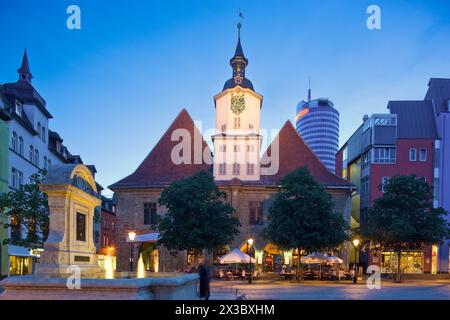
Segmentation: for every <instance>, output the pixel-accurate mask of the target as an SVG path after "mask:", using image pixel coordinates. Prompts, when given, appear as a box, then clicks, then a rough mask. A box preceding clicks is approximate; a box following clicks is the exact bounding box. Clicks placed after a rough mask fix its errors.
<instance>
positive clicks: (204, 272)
mask: <svg viewBox="0 0 450 320" xmlns="http://www.w3.org/2000/svg"><path fill="white" fill-rule="evenodd" d="M199 262H200V265H199V268H198V275H199V277H200V288H199V295H200V299H205V300H209V296H210V290H209V282H210V281H211V276H210V273H209V268H208V263H207V261H206V259H205V258H204V257H201V258H200V261H199Z"/></svg>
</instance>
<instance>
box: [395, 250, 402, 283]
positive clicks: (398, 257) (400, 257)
mask: <svg viewBox="0 0 450 320" xmlns="http://www.w3.org/2000/svg"><path fill="white" fill-rule="evenodd" d="M401 260H402V251H401V250H400V251H398V252H397V275H396V276H397V277H396V282H402V276H401V274H402V268H401V265H400V264H401Z"/></svg>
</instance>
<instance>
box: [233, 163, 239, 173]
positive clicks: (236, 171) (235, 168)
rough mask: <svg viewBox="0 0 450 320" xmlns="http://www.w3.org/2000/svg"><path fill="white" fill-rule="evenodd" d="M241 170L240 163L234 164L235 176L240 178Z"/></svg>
mask: <svg viewBox="0 0 450 320" xmlns="http://www.w3.org/2000/svg"><path fill="white" fill-rule="evenodd" d="M240 169H241V167H240V165H239V163H234V164H233V175H234V176H238V175H239V174H240V171H241V170H240Z"/></svg>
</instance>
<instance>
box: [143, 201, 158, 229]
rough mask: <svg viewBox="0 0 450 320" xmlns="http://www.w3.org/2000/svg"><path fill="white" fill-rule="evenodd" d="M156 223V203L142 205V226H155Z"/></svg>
mask: <svg viewBox="0 0 450 320" xmlns="http://www.w3.org/2000/svg"><path fill="white" fill-rule="evenodd" d="M157 223H158V216H157V214H156V202H149V203H144V224H145V225H156V224H157Z"/></svg>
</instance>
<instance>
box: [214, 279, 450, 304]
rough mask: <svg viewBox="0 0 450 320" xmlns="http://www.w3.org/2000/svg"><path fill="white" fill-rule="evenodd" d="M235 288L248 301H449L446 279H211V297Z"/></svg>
mask: <svg viewBox="0 0 450 320" xmlns="http://www.w3.org/2000/svg"><path fill="white" fill-rule="evenodd" d="M236 289H239V293H241V294H242V293H245V295H246V297H247V299H248V300H262V299H267V300H417V299H418V300H435V299H436V300H450V281H449V280H442V281H437V280H435V281H414V282H405V283H400V284H397V283H392V282H383V283H382V284H381V289H379V290H369V289H368V288H367V287H366V285H365V284H357V285H354V284H353V283H351V282H343V283H332V282H318V281H305V282H303V283H291V282H280V281H264V282H263V281H261V282H256V283H253V284H251V285H249V284H246V283H245V282H242V281H229V282H228V281H225V282H222V281H213V282H212V283H211V299H213V300H233V299H235V295H234V293H235V291H236Z"/></svg>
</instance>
